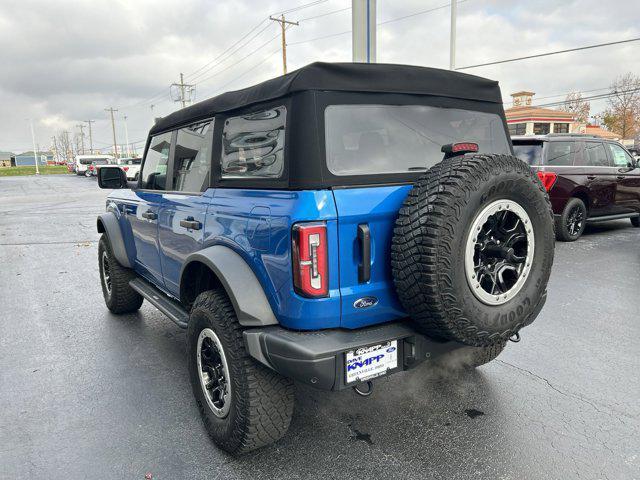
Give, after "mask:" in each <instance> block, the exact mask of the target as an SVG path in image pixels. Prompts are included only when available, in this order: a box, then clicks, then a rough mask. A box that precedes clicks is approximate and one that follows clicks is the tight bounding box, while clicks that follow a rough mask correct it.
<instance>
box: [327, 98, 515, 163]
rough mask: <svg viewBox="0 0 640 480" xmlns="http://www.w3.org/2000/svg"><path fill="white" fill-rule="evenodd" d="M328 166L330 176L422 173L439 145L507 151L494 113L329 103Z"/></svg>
mask: <svg viewBox="0 0 640 480" xmlns="http://www.w3.org/2000/svg"><path fill="white" fill-rule="evenodd" d="M324 116H325V146H326V154H327V167H328V169H329V171H330V172H331V173H333V174H334V175H371V174H384V173H406V172H412V171H420V170H426V169H428V168H429V167H431V166H433V165H434V164H435V163H437V162H439V161H440V160H441V159H442V152H441V151H440V149H441V148H442V146H443V145H446V144H449V143H456V142H463V141H464V142H474V143H477V144H478V146H479V149H480V152H483V153H510V149H509V143H508V140H507V135H506V131H505V128H504V124H503V122H502V118H501V117H500V116H498V115H496V114H492V113H484V112H476V111H470V110H460V109H454V108H439V107H430V106H424V105H330V106H328V107H327V108H326V109H325V115H324Z"/></svg>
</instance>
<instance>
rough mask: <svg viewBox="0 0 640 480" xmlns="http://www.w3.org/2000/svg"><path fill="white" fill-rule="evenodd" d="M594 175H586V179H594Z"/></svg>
mask: <svg viewBox="0 0 640 480" xmlns="http://www.w3.org/2000/svg"><path fill="white" fill-rule="evenodd" d="M595 179H596V176H595V175H587V180H595Z"/></svg>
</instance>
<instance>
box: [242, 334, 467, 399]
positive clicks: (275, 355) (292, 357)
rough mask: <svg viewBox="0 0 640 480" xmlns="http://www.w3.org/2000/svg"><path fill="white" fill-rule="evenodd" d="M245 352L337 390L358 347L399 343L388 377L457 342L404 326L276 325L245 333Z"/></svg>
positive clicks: (323, 387)
mask: <svg viewBox="0 0 640 480" xmlns="http://www.w3.org/2000/svg"><path fill="white" fill-rule="evenodd" d="M243 334H244V341H245V345H246V347H247V350H248V352H249V354H250V355H251V356H252V357H253V358H255V359H256V360H258V361H259V362H260V363H262V364H264V365H266V366H267V367H269V368H271V369H273V370H275V371H276V372H278V373H280V374H281V375H284V376H285V377H289V378H293V379H294V380H298V381H300V382H302V383H306V384H308V385H311V386H313V387H315V388H318V389H321V390H342V389H344V388H348V387H352V386H354V385H356V384H357V383H358V382H352V383H349V384H347V383H346V376H345V353H346V352H347V351H350V350H355V349H357V348H359V347H366V346H370V345H376V344H380V343H384V342H387V341H392V340H397V341H398V366H397V368H394V369H392V370H388V371H387V375H389V374H393V373H396V372H400V371H403V370H407V369H409V368H412V367H414V366H416V365H418V364H419V363H421V362H423V361H424V360H427V359H429V360H433V359H434V358H437V357H438V356H440V355H442V354H443V353H446V352H450V351H452V350H455V349H458V348H462V347H464V346H465V345H462V344H460V343H456V342H437V341H435V340H432V339H430V338H428V337H426V336H424V335H422V334H420V333H417V332H416V331H415V330H414V328H413V327H412V326H411V324H409V323H407V322H394V323H387V324H383V325H376V326H372V327H367V328H361V329H358V330H345V329H332V330H321V331H314V332H296V331H291V330H287V329H284V328H282V327H280V326H269V327H260V328H251V329H247V330H245V331H244V333H243Z"/></svg>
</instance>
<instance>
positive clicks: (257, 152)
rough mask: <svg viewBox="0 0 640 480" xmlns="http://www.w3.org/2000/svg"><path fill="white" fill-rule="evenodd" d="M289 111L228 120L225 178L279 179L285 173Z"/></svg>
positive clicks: (279, 109)
mask: <svg viewBox="0 0 640 480" xmlns="http://www.w3.org/2000/svg"><path fill="white" fill-rule="evenodd" d="M286 116H287V110H286V108H285V107H277V108H273V109H270V110H264V111H262V112H257V113H251V114H248V115H241V116H238V117H232V118H228V119H227V120H226V121H225V122H224V131H223V133H222V157H221V163H222V178H247V177H249V178H277V177H280V176H281V175H282V172H283V170H284V136H285V119H286Z"/></svg>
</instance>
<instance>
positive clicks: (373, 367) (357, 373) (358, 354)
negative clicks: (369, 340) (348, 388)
mask: <svg viewBox="0 0 640 480" xmlns="http://www.w3.org/2000/svg"><path fill="white" fill-rule="evenodd" d="M397 366H398V341H397V340H392V341H390V342H385V343H379V344H378V345H371V346H370V347H361V348H356V349H355V350H351V351H349V352H347V353H345V368H346V379H347V380H346V383H351V382H356V381H363V380H371V379H372V378H375V377H379V376H380V375H384V374H385V373H387V371H388V370H392V369H394V368H396V367H397Z"/></svg>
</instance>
